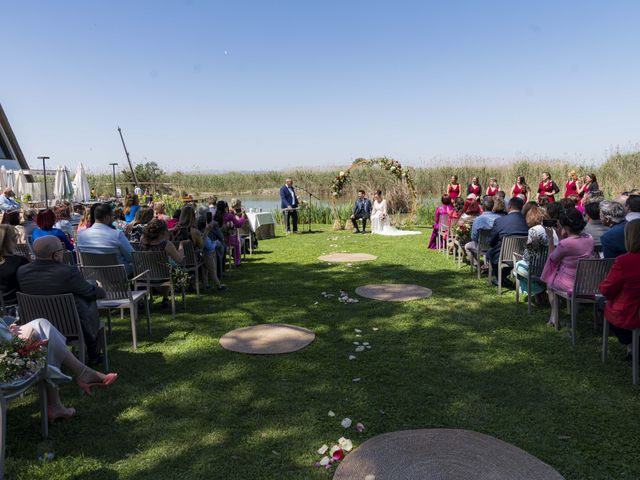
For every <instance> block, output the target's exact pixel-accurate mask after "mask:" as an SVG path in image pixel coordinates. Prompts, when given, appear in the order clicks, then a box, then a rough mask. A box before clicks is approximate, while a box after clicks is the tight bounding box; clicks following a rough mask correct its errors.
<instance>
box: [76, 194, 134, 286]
mask: <svg viewBox="0 0 640 480" xmlns="http://www.w3.org/2000/svg"><path fill="white" fill-rule="evenodd" d="M94 217H95V223H94V224H93V226H92V227H91V228H87V229H85V230H83V231H81V232H80V233H79V234H78V251H79V252H81V253H85V252H86V253H103V254H104V253H115V254H116V258H117V261H118V264H121V265H124V267H125V268H126V270H127V273H128V274H131V273H132V272H133V264H132V263H131V262H132V258H131V252H133V247H132V246H131V244H130V243H129V240H127V237H125V235H124V233H123V232H121V231H119V230H116V229H115V228H113V227H112V226H111V224H112V223H113V210H111V206H110V205H109V204H107V203H98V204H96V208H95V209H94Z"/></svg>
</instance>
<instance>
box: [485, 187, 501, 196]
mask: <svg viewBox="0 0 640 480" xmlns="http://www.w3.org/2000/svg"><path fill="white" fill-rule="evenodd" d="M499 190H500V187H489V188H487V195H489V196H490V197H495V196H496V194H497V193H498V191H499Z"/></svg>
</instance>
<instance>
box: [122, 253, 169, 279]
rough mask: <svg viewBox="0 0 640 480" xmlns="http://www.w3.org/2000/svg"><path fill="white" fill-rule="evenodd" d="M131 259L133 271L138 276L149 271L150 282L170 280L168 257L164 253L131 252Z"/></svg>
mask: <svg viewBox="0 0 640 480" xmlns="http://www.w3.org/2000/svg"><path fill="white" fill-rule="evenodd" d="M131 256H132V257H133V271H134V274H135V275H140V274H141V273H143V272H144V271H145V270H149V280H150V281H152V282H153V281H156V282H157V281H166V280H170V279H171V269H170V268H169V257H168V256H167V253H166V252H155V251H143V252H131Z"/></svg>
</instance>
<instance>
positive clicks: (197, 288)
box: [195, 265, 200, 297]
mask: <svg viewBox="0 0 640 480" xmlns="http://www.w3.org/2000/svg"><path fill="white" fill-rule="evenodd" d="M198 270H200V268H198V266H197V265H196V268H195V277H196V296H197V297H199V296H200V275H199V274H198Z"/></svg>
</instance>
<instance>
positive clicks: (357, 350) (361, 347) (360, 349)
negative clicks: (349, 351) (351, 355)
mask: <svg viewBox="0 0 640 480" xmlns="http://www.w3.org/2000/svg"><path fill="white" fill-rule="evenodd" d="M362 351H364V346H363V345H358V346H357V347H356V352H362Z"/></svg>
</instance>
